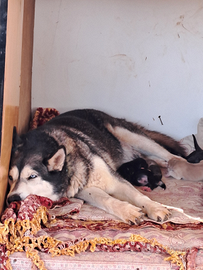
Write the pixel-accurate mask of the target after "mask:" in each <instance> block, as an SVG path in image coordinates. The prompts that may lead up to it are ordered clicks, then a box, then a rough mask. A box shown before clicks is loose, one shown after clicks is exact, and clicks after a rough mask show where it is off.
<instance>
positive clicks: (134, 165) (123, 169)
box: [117, 158, 166, 190]
mask: <svg viewBox="0 0 203 270" xmlns="http://www.w3.org/2000/svg"><path fill="white" fill-rule="evenodd" d="M153 167H154V166H153V165H151V166H150V167H149V168H148V164H147V162H146V161H145V160H144V159H143V158H136V159H134V160H132V161H130V162H127V163H124V164H122V165H121V166H120V167H119V168H118V170H117V172H118V173H119V174H120V175H121V176H122V177H123V178H124V179H126V180H128V181H129V182H130V183H131V184H132V185H134V186H147V187H149V188H150V189H151V190H153V189H155V188H156V187H158V186H160V187H161V188H163V189H166V185H165V184H164V183H163V182H162V181H161V178H162V174H161V171H160V172H157V171H154V170H153Z"/></svg>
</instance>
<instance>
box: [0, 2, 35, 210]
mask: <svg viewBox="0 0 203 270" xmlns="http://www.w3.org/2000/svg"><path fill="white" fill-rule="evenodd" d="M34 7H35V0H9V1H8V13H7V36H6V57H5V76H4V100H3V121H2V140H1V156H0V213H1V212H2V210H3V207H4V201H5V195H6V191H7V183H8V169H9V161H10V153H11V147H12V130H13V126H16V127H17V130H18V132H20V133H21V132H24V131H26V130H27V128H28V125H29V119H30V111H31V105H30V104H31V78H32V54H33V29H34Z"/></svg>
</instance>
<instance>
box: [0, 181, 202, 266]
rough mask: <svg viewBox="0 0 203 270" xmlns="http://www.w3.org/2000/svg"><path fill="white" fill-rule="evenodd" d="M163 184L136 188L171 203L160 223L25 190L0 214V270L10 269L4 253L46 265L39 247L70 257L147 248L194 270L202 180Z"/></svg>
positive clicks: (199, 236) (199, 235) (199, 240)
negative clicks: (127, 219)
mask: <svg viewBox="0 0 203 270" xmlns="http://www.w3.org/2000/svg"><path fill="white" fill-rule="evenodd" d="M165 183H166V185H167V189H166V190H165V191H163V190H161V189H159V188H157V189H155V190H154V191H152V192H144V191H141V192H143V193H145V194H147V195H148V196H149V197H150V198H152V199H154V200H157V201H159V202H161V203H163V204H167V205H170V206H171V208H172V216H171V218H170V220H169V221H167V222H165V223H157V222H153V221H151V220H149V219H147V218H146V219H145V220H144V222H142V223H141V224H139V225H128V224H125V223H123V222H122V221H120V220H119V219H118V218H116V217H115V216H112V215H110V214H108V213H106V212H105V211H103V210H100V209H98V208H96V207H93V206H89V205H87V204H84V203H83V201H81V200H78V199H71V200H69V199H67V198H62V199H61V200H60V201H58V202H53V201H51V200H50V199H48V198H44V197H40V196H36V195H30V196H28V197H27V198H26V199H25V200H24V201H22V202H14V203H11V204H10V206H9V208H7V209H6V210H5V212H4V213H3V215H2V217H1V222H2V224H0V243H1V246H0V252H1V259H0V263H1V269H11V265H10V262H9V256H10V254H12V253H14V252H25V253H26V256H27V257H28V258H30V259H31V260H32V261H33V263H34V264H35V265H36V266H37V267H38V268H39V269H46V268H45V266H44V263H43V261H42V260H41V259H40V254H41V253H42V252H43V253H46V254H51V255H52V256H59V255H68V256H74V255H76V254H78V253H81V252H88V251H91V252H98V251H102V252H123V251H133V252H141V251H142V252H152V253H158V254H163V256H164V258H165V260H169V261H170V262H171V263H172V264H173V265H176V266H177V268H176V269H190V270H191V269H196V268H195V267H196V262H195V259H196V255H197V253H198V251H199V250H201V249H202V247H203V233H202V230H203V222H202V221H203V209H202V191H203V184H202V183H191V182H184V181H177V180H173V179H165ZM177 207H179V208H180V209H182V210H184V212H183V211H182V210H180V209H179V208H178V209H176V208H177ZM201 263H203V259H202V261H201Z"/></svg>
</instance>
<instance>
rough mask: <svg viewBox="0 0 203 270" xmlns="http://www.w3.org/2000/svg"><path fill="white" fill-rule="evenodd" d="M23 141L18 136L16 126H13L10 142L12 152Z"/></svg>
mask: <svg viewBox="0 0 203 270" xmlns="http://www.w3.org/2000/svg"><path fill="white" fill-rule="evenodd" d="M22 143H23V141H22V139H21V138H20V137H19V136H18V134H17V130H16V127H15V126H14V127H13V142H12V152H15V151H16V150H17V149H18V147H19V146H20V145H22Z"/></svg>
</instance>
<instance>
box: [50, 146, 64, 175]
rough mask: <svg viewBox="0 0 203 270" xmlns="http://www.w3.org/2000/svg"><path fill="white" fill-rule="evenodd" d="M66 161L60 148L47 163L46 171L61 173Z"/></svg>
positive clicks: (62, 149)
mask: <svg viewBox="0 0 203 270" xmlns="http://www.w3.org/2000/svg"><path fill="white" fill-rule="evenodd" d="M65 159H66V153H65V149H64V148H60V149H59V150H58V151H57V152H56V153H55V154H54V155H53V156H52V157H51V158H50V159H49V160H48V161H47V168H48V171H50V172H51V171H62V169H63V166H64V163H65Z"/></svg>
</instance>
